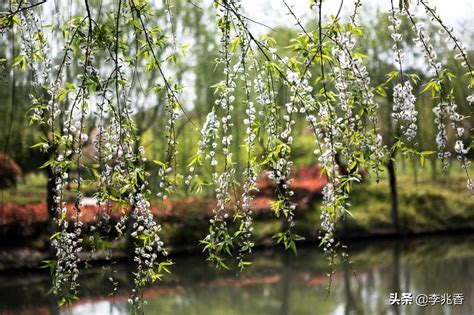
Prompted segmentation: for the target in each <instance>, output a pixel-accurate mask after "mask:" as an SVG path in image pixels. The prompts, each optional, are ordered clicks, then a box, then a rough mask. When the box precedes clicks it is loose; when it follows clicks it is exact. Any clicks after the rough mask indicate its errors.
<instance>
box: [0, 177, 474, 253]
mask: <svg viewBox="0 0 474 315" xmlns="http://www.w3.org/2000/svg"><path fill="white" fill-rule="evenodd" d="M399 173H401V174H400V175H399V176H398V178H397V179H398V190H399V191H398V192H399V198H398V200H399V217H400V226H401V230H400V232H401V233H402V234H418V233H436V232H441V231H454V230H471V229H472V230H474V198H471V197H470V195H469V192H468V191H467V189H466V180H465V177H464V176H463V174H462V173H461V172H460V171H456V172H455V171H451V172H450V173H449V174H438V175H437V176H436V178H432V176H433V175H432V174H431V172H430V171H429V170H427V169H422V170H419V171H418V174H417V176H416V179H415V177H414V176H413V174H412V173H411V172H410V173H409V172H403V171H401V170H400V169H399ZM383 175H384V174H382V176H383ZM44 180H45V179H44V177H41V176H32V175H30V176H28V177H27V178H26V180H25V182H23V183H20V184H19V185H18V187H17V189H12V190H6V191H4V192H3V198H4V200H3V201H4V202H10V203H17V204H20V205H21V204H29V203H35V202H41V201H44V198H45V190H44V186H45V183H44ZM71 195H73V193H71ZM72 198H73V197H72ZM350 204H351V207H350V208H349V210H350V211H351V213H352V214H353V217H351V216H348V215H347V216H346V217H344V218H343V219H342V220H341V222H340V224H339V227H338V235H339V236H340V237H343V238H346V239H348V238H358V237H370V236H373V235H390V234H394V233H396V231H395V230H394V229H393V227H392V219H391V213H390V193H389V187H388V180H387V179H386V178H383V177H382V178H381V179H380V181H379V183H377V182H376V180H375V179H374V178H368V179H366V180H365V181H364V182H363V183H361V184H358V185H356V186H355V187H354V190H353V191H352V194H351V199H350ZM206 207H209V206H208V205H207V204H206V203H205V202H201V203H196V202H193V203H183V204H181V205H180V206H179V208H180V209H172V210H171V212H172V216H171V217H169V218H168V219H166V218H165V219H160V221H161V223H162V225H163V237H164V239H165V241H166V242H167V243H168V244H170V245H171V246H172V247H174V248H179V249H196V248H197V244H198V243H199V240H200V239H202V238H203V237H204V236H205V235H206V233H207V231H208V219H209V216H210V213H209V210H210V209H205V208H206ZM319 209H320V204H319V201H316V202H315V203H314V204H312V205H311V206H310V207H308V208H306V209H298V210H297V218H296V227H295V232H296V233H298V234H300V235H302V236H304V237H305V238H306V239H307V240H316V239H317V235H318V234H317V233H318V229H319V226H320V219H319V216H320V211H319ZM267 212H268V213H263V214H262V213H259V216H258V217H257V218H256V220H255V221H254V227H255V228H254V239H255V242H256V243H257V244H271V243H272V242H273V241H272V240H271V236H272V235H274V234H275V233H277V232H279V231H280V229H281V222H280V221H279V220H277V219H274V218H272V214H271V213H270V210H268V211H267ZM39 228H40V229H41V228H42V227H41V226H40V227H39ZM44 231H46V229H45V230H44ZM44 234H45V235H44V237H40V239H43V240H44V241H43V242H38V241H36V242H35V243H34V244H36V247H37V248H44V247H45V246H46V243H47V240H48V237H47V235H46V232H44Z"/></svg>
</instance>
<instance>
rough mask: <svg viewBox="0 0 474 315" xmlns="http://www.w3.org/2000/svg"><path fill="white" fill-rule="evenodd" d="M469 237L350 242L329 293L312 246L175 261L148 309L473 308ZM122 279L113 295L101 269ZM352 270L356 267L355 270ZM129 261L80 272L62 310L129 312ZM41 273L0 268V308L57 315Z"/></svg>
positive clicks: (403, 313) (407, 312) (5, 314)
mask: <svg viewBox="0 0 474 315" xmlns="http://www.w3.org/2000/svg"><path fill="white" fill-rule="evenodd" d="M473 245H474V236H469V237H466V236H463V237H455V238H453V237H450V238H446V237H444V238H430V239H419V240H416V241H410V242H408V241H406V242H377V243H374V242H372V243H371V244H367V243H355V244H351V245H350V246H349V249H350V253H351V260H353V261H354V264H353V265H352V266H349V265H340V266H339V267H338V269H337V272H336V273H335V274H334V276H333V282H332V286H331V291H332V292H331V294H330V295H329V296H328V297H327V298H326V293H327V290H326V286H327V283H328V278H327V277H326V273H327V272H328V268H327V265H326V260H325V259H324V257H323V256H322V255H321V254H320V252H319V250H315V249H314V247H313V246H307V247H304V248H300V254H299V256H298V257H295V256H294V255H292V254H288V253H285V252H282V251H280V250H271V251H260V252H258V253H257V254H256V255H255V257H253V261H254V265H253V266H252V267H251V268H250V269H249V270H248V271H246V272H245V273H243V274H240V275H237V276H236V275H235V273H233V272H229V271H216V270H214V269H213V268H212V267H209V266H208V265H207V264H206V263H205V262H203V259H202V257H197V256H193V257H187V258H177V259H175V262H176V267H175V268H174V274H173V276H172V277H171V278H169V279H168V280H167V281H166V282H165V283H161V284H159V285H156V286H154V287H150V288H148V289H147V290H146V291H145V296H146V298H147V299H148V304H147V306H146V308H145V314H147V315H150V314H162V315H167V314H170V315H171V314H173V315H181V314H187V315H188V314H189V315H201V314H202V315H204V314H205V315H213V314H216V315H217V314H224V315H234V314H235V315H237V314H242V315H243V314H256V315H259V314H281V315H290V314H291V315H296V314H302V315H303V314H354V315H359V314H370V315H371V314H394V315H412V314H413V315H414V314H427V315H428V314H430V315H431V314H433V315H436V314H440V315H441V314H453V315H456V314H459V315H460V314H466V315H467V314H469V315H472V314H474V246H473ZM111 272H113V274H114V276H115V279H116V280H118V281H119V283H120V285H119V289H118V291H117V293H116V294H115V295H114V296H107V294H108V293H109V292H111V290H112V285H111V283H110V281H108V280H107V279H108V277H109V276H110V274H111ZM354 273H355V275H354ZM129 274H130V268H129V267H128V266H127V265H117V266H115V267H114V270H107V269H99V270H98V269H95V270H88V271H86V272H85V274H84V276H83V277H82V279H81V290H82V297H81V300H80V301H79V302H78V303H76V304H74V305H72V306H71V307H69V308H68V309H62V310H60V312H59V314H101V315H102V314H114V315H115V314H129V313H130V310H129V308H128V304H127V299H128V292H129V290H130V287H131V282H130V279H129ZM48 281H49V280H48V279H47V278H46V277H45V276H44V275H41V274H36V275H34V274H33V275H32V274H30V275H5V274H4V275H0V303H1V306H0V314H2V315H10V314H15V315H17V314H18V315H22V314H24V315H30V314H35V315H36V314H45V315H46V314H56V311H57V310H55V309H54V306H52V305H54V302H53V301H52V300H51V298H49V299H48V297H45V296H44V294H45V293H46V292H47V290H48V286H49V282H48ZM391 292H399V293H401V292H411V293H413V294H417V293H426V294H430V293H451V294H452V293H463V294H464V297H465V300H464V305H463V306H453V305H451V306H448V305H445V306H440V305H437V306H427V307H424V308H421V307H417V306H415V305H408V306H390V303H389V295H390V293H391Z"/></svg>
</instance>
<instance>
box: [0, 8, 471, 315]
mask: <svg viewBox="0 0 474 315" xmlns="http://www.w3.org/2000/svg"><path fill="white" fill-rule="evenodd" d="M44 2H45V1H43V2H41V1H40V2H34V3H32V2H29V1H11V2H10V4H9V6H8V8H6V10H5V13H2V15H1V20H0V32H1V33H3V34H4V35H5V34H7V33H8V32H12V31H13V32H18V33H19V34H20V39H21V51H20V52H19V54H18V55H17V56H11V59H12V60H10V61H9V62H11V63H12V64H13V65H14V66H15V67H17V68H21V69H23V70H28V71H29V72H30V74H31V75H30V76H31V91H30V99H31V109H30V113H31V115H30V118H31V122H33V123H36V124H38V125H39V126H41V128H42V129H43V130H45V132H44V135H43V138H42V141H41V142H40V143H38V144H37V145H36V147H37V148H39V149H41V150H43V152H45V153H46V154H48V156H49V159H48V161H47V162H46V163H45V164H44V165H43V167H45V168H46V167H47V168H49V169H50V170H51V171H52V173H53V175H54V181H55V182H54V184H55V197H54V212H55V213H56V218H55V220H54V222H55V223H56V227H57V232H56V233H54V234H53V235H52V236H51V240H52V245H53V248H54V249H55V252H56V258H57V259H56V260H55V261H50V262H48V265H49V266H50V267H51V269H52V274H53V275H54V281H53V288H52V292H53V293H54V294H56V295H58V296H59V297H60V303H61V304H65V303H69V302H71V301H73V300H74V299H76V298H77V295H76V294H77V289H78V284H77V278H78V275H79V263H80V259H79V253H80V252H81V250H82V247H83V243H84V239H83V238H82V237H83V232H84V231H83V226H82V224H81V221H80V220H79V218H80V216H81V207H82V205H81V200H82V198H83V191H84V189H85V188H86V187H89V188H90V187H93V188H94V189H95V194H94V197H95V198H96V199H97V201H98V204H97V207H100V206H104V205H105V207H106V208H107V212H111V211H117V212H122V213H123V215H122V217H121V219H120V221H119V222H118V223H117V224H116V225H115V226H114V228H115V230H116V231H117V232H118V236H117V238H120V237H123V236H124V235H127V236H128V237H130V238H131V239H132V242H133V244H134V261H135V263H136V265H137V269H136V272H135V273H134V281H135V288H134V289H133V291H132V293H131V296H130V299H129V302H130V304H132V305H133V307H134V310H135V312H137V313H141V312H142V310H143V296H142V288H143V287H145V286H146V285H147V284H149V283H151V282H154V281H157V280H160V279H161V278H162V277H163V276H164V275H165V274H166V273H168V272H169V270H168V268H169V266H170V265H171V264H172V262H171V261H170V260H169V259H168V253H167V250H166V246H165V244H163V242H162V241H161V238H160V231H161V226H160V225H159V223H158V222H156V221H155V219H154V217H153V215H152V213H151V211H150V197H151V196H152V194H155V195H156V196H157V198H158V200H164V199H166V198H168V197H169V196H170V195H172V194H173V193H174V192H175V191H176V190H177V188H178V187H187V188H188V189H189V191H190V192H200V191H202V190H203V188H204V187H212V189H213V192H214V195H215V197H216V199H217V205H216V207H215V208H214V209H213V213H214V215H213V217H212V219H211V220H210V225H209V233H208V235H206V236H204V237H203V239H202V241H201V245H202V247H203V250H204V251H205V252H207V254H208V259H209V261H211V262H213V263H214V264H215V265H216V267H218V268H231V264H235V266H236V267H237V268H239V269H240V270H242V269H244V268H245V267H246V266H248V265H250V264H251V262H250V261H248V260H247V259H246V256H247V255H248V253H250V252H251V251H252V248H253V246H254V243H253V241H252V231H253V229H254V227H253V221H252V208H251V202H252V199H253V196H254V194H255V191H256V189H257V188H256V181H257V176H258V174H259V173H260V172H261V171H264V172H266V174H267V176H268V178H269V179H271V180H272V181H274V183H275V190H276V192H277V199H276V200H275V201H274V202H273V204H272V206H271V208H272V210H273V212H274V214H275V216H276V217H277V218H280V220H281V221H282V225H283V229H282V231H280V232H279V233H277V234H275V235H274V239H275V241H276V242H277V243H281V244H283V246H284V247H285V248H286V249H291V250H293V251H294V252H296V251H297V246H296V243H297V241H299V240H301V239H302V237H300V236H299V235H297V234H296V233H294V230H295V229H294V226H295V220H294V217H295V208H296V204H295V202H294V201H293V196H294V194H295V192H294V191H293V190H292V189H291V186H290V184H291V182H292V178H291V174H292V168H293V163H294V161H293V153H294V143H295V137H296V135H295V125H296V124H302V125H303V124H304V125H305V126H306V129H307V131H308V132H309V133H311V134H312V136H313V141H314V144H313V145H312V147H310V148H308V149H309V150H310V151H311V152H312V153H313V155H314V162H315V164H316V163H317V164H319V165H320V166H321V175H322V176H327V178H328V181H327V183H326V185H325V187H324V189H323V200H322V206H321V209H320V210H321V216H320V218H321V225H320V227H315V229H317V230H318V231H319V240H320V246H321V247H322V248H323V250H324V252H325V253H326V255H327V258H328V260H329V262H330V267H331V272H330V275H331V274H332V273H333V268H334V265H335V262H336V257H337V256H338V251H339V250H340V251H342V253H341V257H342V259H343V260H346V261H347V259H348V257H347V254H346V253H345V252H344V246H343V245H342V244H341V243H340V242H339V240H338V238H337V227H338V222H339V220H340V218H341V217H344V216H346V215H351V213H350V210H349V209H350V203H349V199H350V194H351V189H352V187H353V185H354V184H355V183H357V182H360V181H361V179H362V175H361V174H364V173H370V174H371V176H373V177H375V178H377V179H378V178H379V174H380V172H381V171H383V166H384V165H385V163H386V162H387V160H388V159H391V158H392V154H391V153H392V152H394V151H395V150H399V151H401V152H402V153H403V154H404V155H412V156H414V157H417V158H419V159H420V162H421V163H422V164H423V162H424V160H425V159H426V157H427V156H429V155H430V154H432V153H435V151H419V150H418V148H417V145H416V144H415V143H414V139H415V137H416V136H417V132H418V121H419V120H418V111H417V110H416V108H415V101H416V99H417V97H418V95H415V89H414V88H413V87H414V86H416V85H417V84H418V83H419V78H418V76H417V75H416V74H413V73H407V71H406V69H405V68H404V59H405V58H404V57H405V54H406V52H405V51H404V47H403V45H402V44H401V43H402V39H403V38H402V35H401V33H400V27H401V25H402V23H408V25H409V27H410V28H411V29H412V32H413V37H414V42H415V44H416V46H417V48H418V50H419V52H420V53H421V54H422V55H423V57H424V62H425V64H426V65H427V67H428V68H429V74H428V75H429V82H428V84H426V85H425V86H424V87H423V92H431V95H432V98H433V99H435V100H436V102H437V105H436V106H435V107H434V108H433V109H432V111H433V113H434V117H435V124H436V126H437V132H436V135H435V137H436V143H437V148H436V151H437V153H438V157H439V159H440V160H441V161H442V163H443V165H444V166H445V167H446V166H447V165H448V163H449V160H450V157H451V156H452V155H453V153H454V154H455V156H456V158H457V159H458V160H459V161H460V163H461V165H462V167H463V169H464V170H465V174H466V180H467V187H468V188H469V190H470V191H471V192H473V182H472V180H471V177H470V173H469V166H470V161H469V160H468V159H467V157H466V154H467V153H468V151H469V150H470V149H471V146H472V145H471V144H469V143H465V137H464V135H465V133H468V132H469V131H468V130H464V128H463V125H462V122H463V121H464V120H465V119H466V117H464V116H463V115H461V114H460V113H459V112H458V105H457V104H455V102H454V89H455V85H454V83H455V82H456V77H455V75H454V74H453V72H451V71H450V70H449V69H448V68H447V67H446V65H444V64H443V61H442V60H441V58H439V57H438V55H437V52H436V47H434V46H433V44H432V43H431V40H430V36H429V34H428V32H427V30H428V28H432V27H436V28H437V29H439V32H440V35H441V36H443V38H445V40H446V41H447V42H448V43H449V44H450V45H452V48H453V54H455V58H456V60H458V61H459V63H460V64H461V66H462V67H463V68H464V69H465V75H466V77H468V78H469V87H468V88H469V93H470V94H469V95H468V97H467V99H466V100H465V102H466V103H469V104H471V105H472V103H473V101H474V94H473V92H472V88H473V84H474V80H473V76H474V73H473V70H472V68H471V65H470V63H469V60H468V57H467V50H466V48H465V47H464V46H462V45H461V43H460V40H459V39H458V38H457V37H456V36H455V35H454V34H453V31H452V29H451V28H449V27H447V26H446V25H445V24H444V22H443V21H441V19H440V17H439V16H438V14H437V13H436V11H435V9H434V8H433V7H432V6H431V5H430V4H429V2H428V1H424V0H419V1H417V2H416V3H415V2H414V1H412V2H413V3H411V1H409V0H403V1H399V2H398V3H394V1H393V0H390V2H391V9H390V12H389V22H390V27H389V31H390V36H391V39H392V40H393V49H392V53H393V69H391V71H390V72H389V73H387V75H386V82H384V83H383V84H381V85H379V86H374V82H373V80H372V79H371V74H370V73H369V71H368V69H367V66H366V60H365V59H366V58H367V56H366V55H364V54H363V53H362V51H360V42H361V41H363V40H364V30H363V28H362V27H361V26H360V25H359V24H358V21H357V19H358V16H359V8H360V6H361V2H362V1H360V0H355V1H352V2H350V3H344V2H342V1H341V6H342V5H346V6H348V5H350V6H351V7H352V10H353V11H352V12H353V13H352V14H351V15H350V17H349V18H348V19H346V20H344V19H343V18H342V17H341V16H339V14H337V15H336V16H332V17H331V18H329V19H324V18H323V16H324V10H325V2H324V1H322V0H318V1H316V0H310V1H309V3H308V8H309V9H310V10H312V16H314V17H316V18H315V19H314V20H315V21H316V23H312V24H310V26H308V27H306V26H305V25H303V23H302V22H301V21H300V19H299V18H298V17H297V16H296V15H295V14H294V12H293V11H292V8H291V6H290V5H288V4H287V3H286V2H285V0H282V3H283V4H284V5H285V6H286V8H287V11H288V14H289V15H290V16H291V17H292V18H293V19H294V22H295V25H296V27H297V30H298V33H297V35H296V36H295V37H294V38H293V39H292V40H291V44H290V46H289V47H286V48H285V50H281V49H278V48H277V47H278V45H277V42H276V40H275V39H274V38H272V37H270V36H266V35H263V36H257V35H256V34H254V33H253V32H252V30H251V28H250V27H249V26H248V23H253V22H254V21H252V20H250V19H249V18H248V17H247V16H246V15H245V14H244V12H243V9H242V4H241V2H240V1H237V0H215V1H214V2H213V4H214V10H215V20H216V25H215V30H216V32H215V34H216V37H218V38H219V52H218V56H219V57H218V58H217V60H216V64H215V69H216V71H217V72H219V73H220V74H221V75H219V77H221V78H223V79H222V80H220V81H219V82H217V83H215V84H213V85H212V88H213V89H214V91H215V101H214V104H212V106H211V110H210V111H209V113H207V116H206V119H205V122H204V124H203V126H202V127H201V128H199V126H197V125H196V123H195V121H194V120H193V119H192V117H190V116H189V115H188V113H187V108H188V107H187V106H185V105H184V104H182V103H181V100H180V99H181V98H180V97H181V94H182V91H183V86H182V85H181V84H179V80H178V79H177V78H176V79H175V78H174V76H173V75H174V72H173V69H175V67H176V65H177V64H178V63H179V57H180V55H185V54H186V49H187V46H186V45H182V46H178V44H177V41H176V33H175V24H176V23H175V21H174V14H173V5H172V3H171V1H164V2H163V3H160V4H156V3H155V2H148V1H145V0H115V1H105V2H104V3H102V4H101V6H100V7H94V6H92V1H91V2H89V1H88V0H84V1H80V2H79V3H78V8H77V11H76V10H73V11H74V14H72V15H71V16H67V14H66V11H67V10H65V12H62V11H58V12H55V14H56V18H57V19H56V22H54V23H56V24H54V25H48V26H46V25H43V21H42V19H41V16H42V15H41V14H40V12H41V10H42V7H43V4H44ZM415 4H416V7H418V10H416V9H415ZM420 8H421V10H423V12H425V13H424V14H426V15H427V16H429V17H430V22H429V24H425V23H424V22H422V21H424V20H422V19H418V17H417V16H416V14H415V13H418V12H419V9H420ZM104 12H106V13H107V14H104ZM52 40H57V43H56V44H54V45H53V44H52V43H51V41H52ZM55 45H60V47H61V50H60V51H61V53H60V58H59V59H54V58H53V57H52V56H51V50H52V49H53V48H54V47H55ZM68 72H72V73H73V76H68V75H67V73H68ZM147 73H151V74H152V76H149V77H145V79H144V80H148V81H149V83H150V86H151V87H150V88H149V89H148V90H147V91H144V90H143V88H142V85H141V82H140V78H143V77H144V76H145V75H146V74H147ZM198 79H199V78H198ZM137 82H138V83H137ZM212 83H214V82H212ZM212 83H211V82H209V85H211V84H212ZM148 93H149V94H153V95H155V97H156V99H163V100H164V101H163V102H164V103H163V106H162V109H163V114H164V115H165V116H166V121H165V123H164V124H162V125H161V126H160V128H162V133H163V134H164V135H165V136H166V147H165V148H162V151H163V152H166V154H164V156H165V158H164V159H162V160H155V161H153V163H154V164H155V165H156V167H157V169H158V171H157V173H154V174H149V173H148V171H147V169H146V162H147V160H146V156H145V148H144V147H143V146H142V145H141V144H140V134H139V133H138V128H137V122H136V120H134V114H135V112H134V109H136V108H137V106H139V105H138V104H139V103H140V102H141V100H142V98H141V97H142V94H148ZM239 95H240V96H243V97H237V96H239ZM388 95H390V96H391V97H392V99H391V100H390V102H389V104H390V108H389V111H390V113H391V115H390V117H391V118H393V123H394V126H395V127H394V128H393V130H391V132H392V133H393V134H392V135H391V136H393V137H394V138H396V141H395V143H394V144H393V146H392V145H387V144H384V141H383V136H382V134H381V132H380V130H381V128H382V127H383V126H381V123H380V119H379V114H378V112H379V110H380V104H379V103H380V102H379V100H380V99H381V98H382V99H383V98H388ZM237 108H241V109H244V113H245V114H244V117H241V115H240V116H239V115H237V113H238V112H237V110H236V109H237ZM178 118H183V119H186V120H187V121H188V122H189V124H192V125H193V127H194V128H195V131H196V132H197V133H199V135H200V140H199V142H198V150H197V152H196V154H195V156H194V157H193V158H192V159H191V161H190V162H189V164H188V165H187V166H186V167H185V168H184V171H181V172H180V171H179V170H180V169H181V170H182V169H183V168H178V159H177V157H178V156H179V150H178V140H179V139H178V136H177V134H178V131H177V121H178ZM242 125H243V126H244V128H242V129H241V130H237V132H238V133H239V135H240V134H241V135H242V137H239V139H236V137H235V128H236V126H242ZM91 127H92V128H95V130H97V133H96V134H95V135H93V139H89V133H87V132H86V131H87V130H90V129H91ZM450 134H453V136H454V137H455V139H456V142H455V143H456V144H455V146H454V147H453V148H449V147H448V137H450ZM89 143H92V145H93V146H94V147H95V151H96V153H95V155H94V157H93V162H92V163H85V162H84V160H85V157H84V156H83V152H84V151H83V150H84V148H85V146H86V145H88V144H89ZM240 148H243V150H245V153H246V156H245V162H244V163H243V165H238V163H239V161H238V159H237V157H236V150H237V149H240ZM261 148H263V149H261ZM73 167H74V168H75V169H77V172H78V176H77V178H75V179H70V178H69V176H68V174H69V171H70V170H71V169H72V168H73ZM239 169H241V170H243V171H242V174H240V173H239ZM150 177H154V178H156V180H154V182H156V186H153V187H152V186H151V185H150V184H149V179H150ZM240 179H241V180H240ZM71 183H73V184H74V187H75V190H76V192H77V198H76V203H75V214H74V215H73V219H72V221H68V220H66V213H67V209H66V204H65V201H64V198H63V193H64V190H65V189H66V187H68V185H69V184H71ZM127 207H131V209H132V211H131V213H130V215H126V214H125V211H124V209H125V208H127ZM109 219H110V216H109V215H108V214H106V215H104V218H103V220H102V221H101V222H103V224H105V225H107V224H110V221H109ZM94 237H95V236H92V240H91V241H97V239H95V238H94ZM97 237H99V236H97ZM111 281H112V283H114V281H113V279H112V280H111Z"/></svg>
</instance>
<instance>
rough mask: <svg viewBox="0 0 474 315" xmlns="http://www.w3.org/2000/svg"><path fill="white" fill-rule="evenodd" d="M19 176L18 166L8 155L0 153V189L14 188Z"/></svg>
mask: <svg viewBox="0 0 474 315" xmlns="http://www.w3.org/2000/svg"><path fill="white" fill-rule="evenodd" d="M21 175H22V171H21V168H20V166H19V165H18V164H17V163H16V162H15V161H14V160H13V159H12V158H11V157H9V156H8V155H6V154H4V153H0V189H5V188H12V187H16V184H17V183H18V180H19V179H20V177H21Z"/></svg>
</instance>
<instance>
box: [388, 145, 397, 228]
mask: <svg viewBox="0 0 474 315" xmlns="http://www.w3.org/2000/svg"><path fill="white" fill-rule="evenodd" d="M394 155H395V154H391V155H390V159H389V160H388V163H387V170H388V181H389V185H390V199H391V209H390V212H391V215H392V224H393V228H394V229H395V231H396V232H397V233H398V232H400V218H399V215H398V191H397V175H396V172H395V162H394V161H393V157H394Z"/></svg>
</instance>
